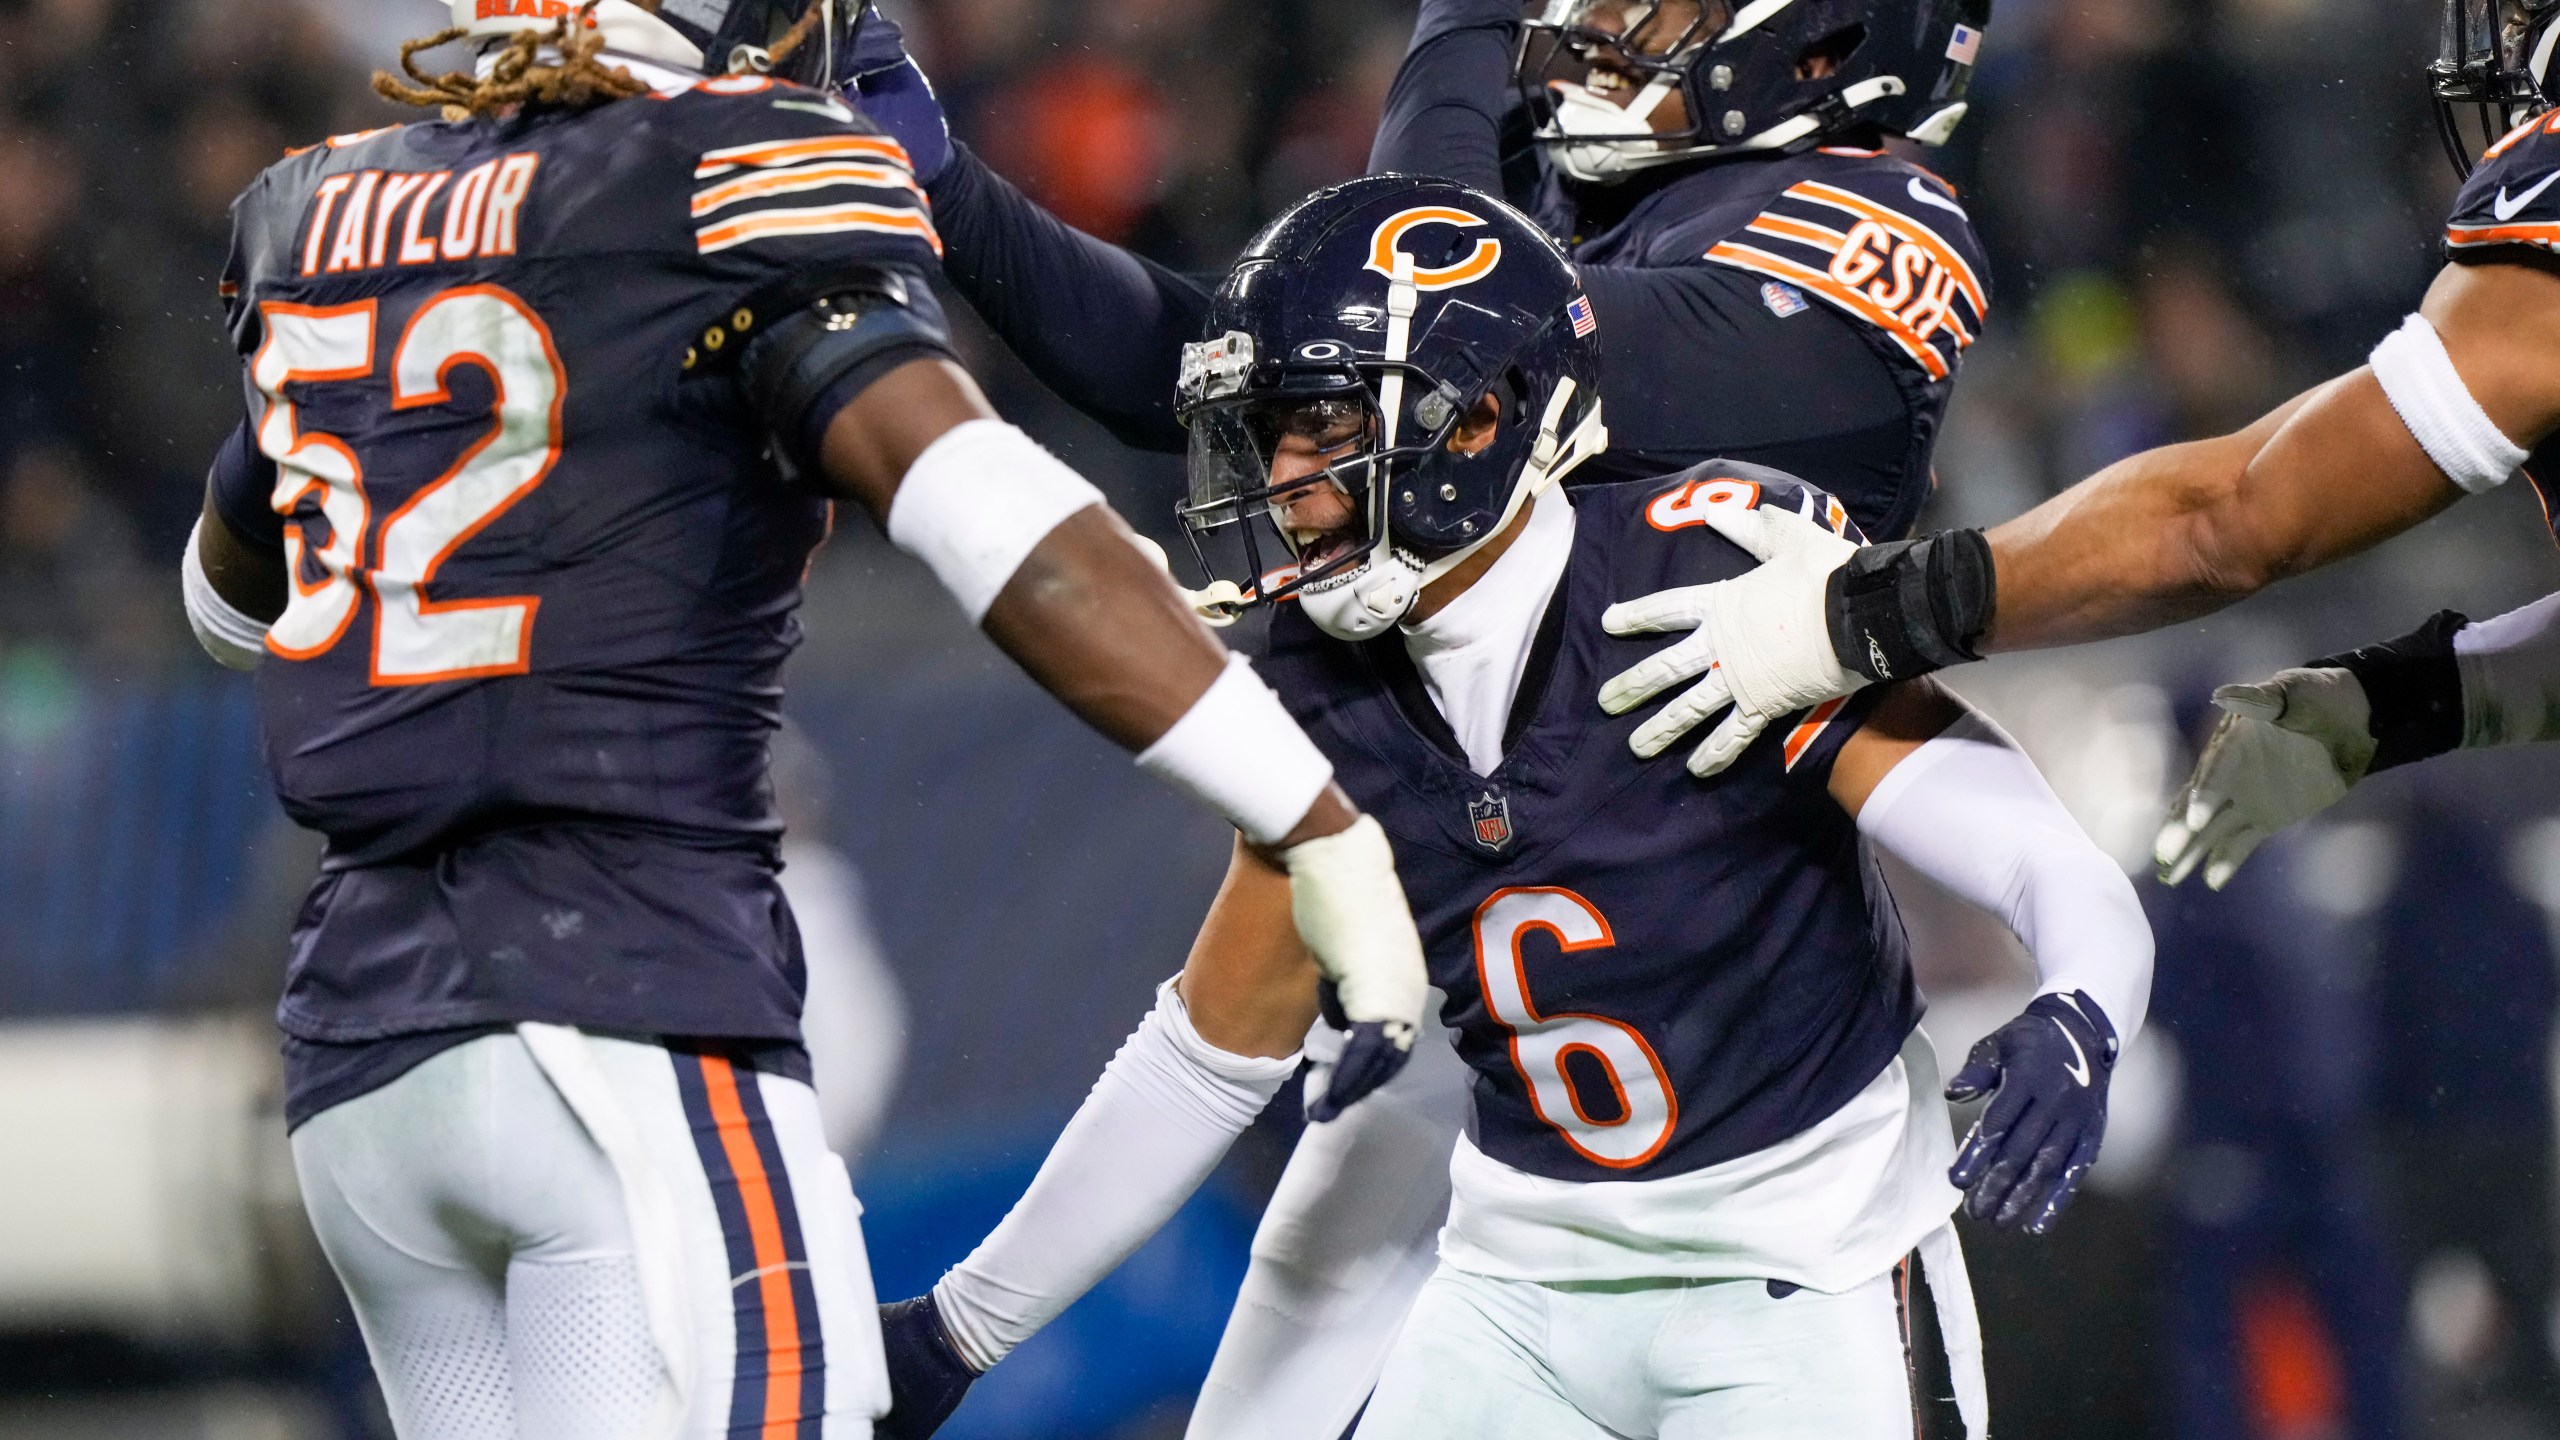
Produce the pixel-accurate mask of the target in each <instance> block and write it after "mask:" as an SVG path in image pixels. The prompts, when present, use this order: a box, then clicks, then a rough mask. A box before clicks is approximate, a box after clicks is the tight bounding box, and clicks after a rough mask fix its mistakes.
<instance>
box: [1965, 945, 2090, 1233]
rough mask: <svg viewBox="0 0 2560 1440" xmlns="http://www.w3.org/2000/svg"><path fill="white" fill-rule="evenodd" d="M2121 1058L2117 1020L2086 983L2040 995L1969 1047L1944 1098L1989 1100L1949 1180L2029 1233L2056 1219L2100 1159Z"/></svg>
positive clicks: (1983, 1213)
mask: <svg viewBox="0 0 2560 1440" xmlns="http://www.w3.org/2000/svg"><path fill="white" fill-rule="evenodd" d="M2115 1063H2116V1028H2115V1026H2113V1025H2111V1024H2109V1023H2107V1017H2106V1014H2105V1012H2103V1011H2101V1010H2099V1009H2098V1006H2097V1003H2096V1002H2095V1001H2093V1000H2091V999H2090V998H2089V995H2088V992H2086V991H2082V990H2075V991H2073V992H2072V993H2071V994H2069V995H2039V996H2037V997H2036V998H2035V1001H2034V1003H2032V1004H2030V1005H2029V1006H2027V1008H2026V1011H2025V1013H2023V1014H2021V1015H2019V1016H2018V1018H2017V1019H2015V1020H2012V1021H2010V1022H2009V1023H2008V1024H2006V1025H2003V1026H2001V1027H2000V1028H1999V1029H1997V1030H1994V1031H1992V1032H1991V1033H1990V1034H1989V1035H1987V1036H1985V1037H1983V1039H1982V1040H1981V1042H1980V1043H1978V1044H1976V1045H1975V1046H1974V1047H1973V1053H1972V1054H1970V1055H1968V1056H1966V1057H1965V1064H1964V1068H1963V1069H1962V1070H1959V1071H1957V1072H1956V1078H1955V1079H1954V1080H1952V1081H1950V1082H1949V1083H1948V1085H1947V1098H1948V1099H1949V1100H1957V1101H1963V1100H1975V1099H1979V1098H1981V1097H1982V1096H1984V1095H1989V1096H1990V1097H1991V1104H1990V1105H1989V1106H1988V1107H1987V1108H1985V1109H1984V1110H1983V1112H1982V1118H1981V1119H1979V1120H1976V1121H1975V1122H1974V1123H1973V1133H1972V1134H1970V1135H1968V1136H1966V1137H1965V1141H1964V1148H1963V1149H1961V1150H1959V1151H1957V1152H1956V1163H1955V1166H1954V1168H1952V1169H1950V1170H1948V1171H1947V1179H1948V1180H1949V1181H1951V1182H1952V1183H1953V1184H1954V1185H1955V1186H1956V1188H1957V1189H1959V1190H1962V1191H1964V1192H1965V1210H1966V1211H1967V1212H1968V1213H1969V1214H1971V1215H1972V1216H1973V1218H1974V1219H1976V1220H1988V1221H1990V1222H1991V1223H1992V1224H1994V1225H1998V1226H2001V1227H2003V1228H2007V1227H2011V1226H2015V1225H2018V1224H2020V1223H2021V1222H2023V1223H2024V1224H2025V1225H2026V1228H2027V1233H2028V1234H2030V1235H2042V1234H2044V1233H2045V1232H2046V1231H2048V1230H2050V1229H2052V1228H2053V1222H2054V1218H2055V1217H2056V1216H2059V1215H2060V1214H2061V1213H2062V1209H2063V1207H2064V1206H2066V1205H2068V1204H2070V1203H2071V1196H2072V1193H2073V1192H2074V1191H2076V1190H2078V1189H2079V1188H2080V1177H2082V1176H2084V1175H2086V1174H2088V1173H2089V1167H2090V1165H2092V1164H2094V1163H2095V1162H2096V1161H2097V1158H2098V1140H2099V1138H2100V1137H2101V1136H2103V1135H2105V1134H2106V1133H2107V1076H2108V1075H2109V1074H2110V1073H2111V1072H2112V1071H2113V1070H2114V1069H2115Z"/></svg>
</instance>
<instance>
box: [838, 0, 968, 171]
mask: <svg viewBox="0 0 2560 1440" xmlns="http://www.w3.org/2000/svg"><path fill="white" fill-rule="evenodd" d="M852 75H853V81H852V83H851V84H849V85H847V86H846V87H845V98H846V99H847V100H850V101H852V102H853V108H855V109H857V110H859V111H861V112H862V113H863V114H865V115H867V116H869V117H870V118H871V121H872V123H873V124H875V125H878V126H879V127H880V128H881V129H883V130H886V131H888V132H889V136H890V138H891V139H894V140H896V141H897V142H898V143H899V144H901V145H904V146H906V147H907V158H908V159H909V160H912V161H914V162H915V167H916V183H918V184H920V185H930V184H932V183H933V179H934V177H935V176H937V175H940V174H941V173H942V167H944V166H946V165H948V164H950V163H951V122H950V121H949V120H948V119H947V118H945V117H944V115H943V113H942V101H941V100H940V99H939V98H937V97H936V96H935V95H934V93H933V82H932V81H930V80H927V79H926V78H924V71H922V70H920V69H917V68H916V62H915V61H914V60H912V59H910V58H908V55H907V37H906V35H905V34H904V33H902V32H901V31H900V30H899V29H898V22H897V21H895V20H892V19H890V18H889V17H888V16H886V15H883V14H881V13H880V7H879V6H877V5H870V4H866V6H865V8H864V10H863V13H862V19H861V22H860V23H859V24H857V25H856V26H855V27H854V32H853V65H852Z"/></svg>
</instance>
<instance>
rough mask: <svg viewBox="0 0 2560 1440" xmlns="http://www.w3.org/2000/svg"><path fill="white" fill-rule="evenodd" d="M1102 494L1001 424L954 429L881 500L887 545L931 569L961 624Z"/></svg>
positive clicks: (983, 614) (980, 615)
mask: <svg viewBox="0 0 2560 1440" xmlns="http://www.w3.org/2000/svg"><path fill="white" fill-rule="evenodd" d="M1101 503H1102V492H1101V491H1099V490H1096V489H1094V488H1093V486H1092V484H1091V483H1090V482H1088V481H1087V480H1086V479H1085V478H1084V477H1083V476H1081V475H1078V474H1077V473H1076V472H1074V471H1073V470H1070V469H1068V468H1067V466H1066V463H1065V462H1064V461H1061V460H1060V459H1059V458H1058V457H1057V456H1055V455H1052V454H1050V453H1049V452H1048V451H1046V450H1043V449H1041V448H1040V445H1039V442H1037V441H1035V440H1033V439H1032V438H1031V437H1030V436H1028V435H1025V434H1023V433H1022V432H1021V431H1020V430H1017V429H1015V428H1014V427H1013V426H1011V425H1008V424H1006V423H1005V422H1003V421H1001V420H971V421H968V422H966V423H963V424H959V425H954V426H952V427H951V428H950V429H949V430H948V431H945V432H944V433H943V435H942V438H940V439H938V440H936V441H934V442H933V443H932V444H931V445H928V446H926V447H925V450H924V453H923V454H921V455H919V456H917V457H916V460H915V463H914V464H913V465H910V466H908V467H907V473H906V476H905V477H904V478H903V479H901V480H900V481H899V482H898V493H897V494H896V495H894V496H892V497H891V498H890V501H889V522H888V527H887V528H888V531H889V539H890V540H891V541H892V542H893V543H895V544H896V545H897V547H898V548H899V549H901V550H904V551H906V552H907V553H908V554H910V555H913V556H915V557H916V558H917V559H919V560H922V561H923V562H924V563H925V564H926V565H928V566H930V567H931V568H932V570H933V573H934V577H935V578H936V579H938V580H940V581H941V582H942V585H943V588H944V589H946V590H949V591H950V592H951V597H952V598H953V599H955V600H957V601H959V602H960V608H961V609H963V610H966V611H968V612H969V619H970V621H971V623H973V624H974V623H976V622H979V621H982V620H985V619H986V618H987V607H988V606H990V605H993V604H994V603H996V595H997V592H999V591H1001V590H1003V589H1004V585H1005V582H1006V581H1008V580H1010V579H1012V578H1013V572H1014V571H1016V570H1019V569H1021V568H1022V562H1023V561H1024V560H1025V559H1026V558H1028V557H1029V556H1030V554H1031V552H1032V550H1034V549H1035V548H1037V547H1038V546H1039V544H1040V542H1041V541H1042V540H1045V539H1047V538H1048V536H1049V532H1050V531H1052V530H1055V529H1057V528H1058V526H1059V524H1060V523H1061V522H1062V521H1064V520H1065V519H1066V518H1067V517H1068V516H1070V515H1073V514H1075V513H1076V512H1077V511H1079V510H1082V509H1084V508H1086V507H1087V506H1091V505H1099V504H1101Z"/></svg>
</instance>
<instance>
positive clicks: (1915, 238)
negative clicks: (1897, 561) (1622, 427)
mask: <svg viewBox="0 0 2560 1440" xmlns="http://www.w3.org/2000/svg"><path fill="white" fill-rule="evenodd" d="M1572 195H1573V192H1572V191H1571V190H1570V189H1569V188H1568V187H1566V186H1565V185H1563V184H1561V183H1559V182H1558V181H1556V180H1555V179H1554V178H1553V177H1550V178H1549V179H1548V180H1547V182H1546V183H1544V184H1543V185H1542V186H1541V187H1540V188H1539V191H1538V194H1537V195H1536V197H1535V198H1534V200H1533V204H1532V213H1533V214H1534V215H1535V216H1536V218H1537V219H1538V221H1539V223H1540V224H1542V225H1545V226H1546V227H1547V228H1548V229H1549V230H1550V231H1552V232H1553V233H1555V234H1558V235H1564V236H1569V237H1571V240H1570V248H1571V250H1572V253H1573V258H1574V259H1575V261H1577V262H1578V263H1581V264H1583V265H1586V266H1594V267H1609V266H1640V267H1646V268H1664V267H1674V266H1681V265H1705V266H1709V267H1716V268H1719V269H1724V270H1730V271H1738V272H1741V273H1742V274H1743V275H1746V276H1749V277H1752V278H1754V279H1756V281H1757V284H1758V290H1759V302H1760V304H1761V306H1762V307H1763V308H1765V309H1767V310H1768V311H1769V312H1770V313H1771V314H1772V315H1774V316H1776V317H1778V318H1779V319H1781V320H1786V319H1791V318H1792V317H1794V316H1796V315H1798V314H1801V313H1803V312H1805V311H1806V310H1809V309H1813V308H1815V307H1820V308H1821V309H1824V310H1827V311H1830V312H1833V313H1836V314H1837V315H1839V316H1840V317H1842V318H1844V319H1845V320H1846V321H1847V322H1848V323H1849V324H1850V326H1851V328H1852V329H1853V330H1854V331H1855V332H1856V333H1857V335H1858V336H1859V337H1860V339H1862V340H1863V341H1865V342H1866V344H1867V346H1868V347H1869V348H1870V349H1871V350H1873V351H1874V352H1875V353H1876V354H1878V355H1879V356H1880V357H1881V358H1882V359H1883V360H1884V362H1885V367H1886V369H1887V371H1888V372H1889V373H1890V374H1891V375H1892V376H1893V378H1894V382H1895V383H1896V385H1897V386H1898V387H1899V388H1900V389H1901V391H1902V396H1903V400H1904V403H1905V405H1906V406H1907V407H1908V411H1909V413H1908V416H1907V420H1906V421H1905V423H1903V424H1900V425H1897V426H1893V427H1890V433H1889V434H1885V435H1882V436H1880V437H1873V438H1874V439H1875V441H1876V443H1885V444H1889V445H1890V447H1891V448H1892V449H1893V450H1894V451H1895V452H1896V454H1897V458H1898V459H1899V461H1900V463H1899V464H1898V465H1896V466H1894V467H1892V471H1893V473H1898V474H1901V475H1907V476H1917V477H1924V479H1925V477H1927V476H1928V474H1929V460H1930V456H1931V455H1932V453H1933V452H1934V451H1935V449H1936V445H1937V435H1938V427H1939V425H1940V423H1941V422H1942V421H1943V419H1944V418H1945V415H1946V406H1947V400H1948V397H1949V396H1950V395H1951V394H1952V393H1953V390H1954V383H1955V377H1956V373H1957V371H1958V370H1959V369H1961V368H1962V366H1963V363H1964V354H1965V351H1966V349H1967V348H1968V347H1970V346H1971V345H1972V344H1973V341H1974V339H1975V337H1976V336H1978V335H1980V334H1981V333H1982V327H1983V323H1984V321H1985V319H1986V318H1987V317H1988V316H1989V314H1990V309H1991V292H1990V282H1989V276H1990V263H1989V261H1988V259H1987V258H1986V256H1985V255H1984V252H1983V248H1982V241H1981V238H1980V237H1979V236H1978V235H1976V234H1975V233H1974V228H1973V221H1972V219H1971V217H1970V216H1968V215H1967V214H1966V213H1965V209H1964V206H1963V204H1962V203H1961V202H1960V201H1959V200H1958V199H1957V198H1956V194H1955V191H1954V189H1953V188H1952V187H1950V186H1949V185H1948V184H1947V183H1946V182H1945V181H1943V180H1941V179H1939V178H1938V177H1937V176H1935V175H1933V174H1930V173H1929V172H1928V171H1926V170H1923V169H1921V168H1920V167H1919V166H1917V165H1912V164H1910V163H1908V162H1905V161H1902V160H1898V159H1895V158H1894V157H1893V156H1891V155H1890V154H1887V153H1886V152H1884V151H1882V150H1860V149H1848V148H1842V147H1836V146H1835V147H1827V148H1823V149H1816V150H1809V151H1806V152H1804V153H1801V154H1794V155H1778V156H1770V157H1767V158H1742V159H1734V160H1728V161H1722V162H1718V163H1715V164H1709V165H1696V166H1690V167H1686V168H1684V169H1682V170H1680V171H1678V172H1676V173H1675V174H1673V175H1672V176H1671V177H1670V178H1668V179H1666V180H1664V181H1662V182H1660V183H1659V184H1658V185H1657V186H1656V187H1655V188H1653V189H1651V190H1650V191H1647V192H1646V193H1645V194H1644V195H1643V197H1642V198H1641V199H1639V200H1637V201H1635V202H1634V204H1633V205H1631V206H1630V207H1629V208H1628V209H1627V210H1626V212H1625V213H1624V214H1623V215H1621V216H1617V217H1615V218H1613V219H1611V220H1610V221H1609V223H1608V224H1607V225H1606V226H1605V227H1598V228H1595V227H1593V226H1591V225H1590V224H1589V221H1588V217H1586V216H1585V215H1584V214H1583V213H1582V212H1581V210H1580V209H1579V207H1577V206H1576V205H1575V203H1574V200H1573V198H1572ZM1603 318H1604V319H1605V318H1607V317H1606V316H1605V315H1604V317H1603ZM1629 378H1635V377H1621V376H1618V375H1615V374H1613V375H1611V376H1610V381H1611V384H1612V385H1613V386H1617V385H1619V382H1621V380H1623V379H1629ZM1680 378H1681V383H1682V385H1683V387H1684V388H1685V389H1686V390H1687V392H1688V393H1689V394H1690V395H1692V396H1696V395H1700V394H1703V395H1704V396H1706V397H1707V398H1708V400H1709V402H1710V403H1711V402H1712V399H1713V396H1714V395H1715V393H1716V389H1717V382H1716V377H1714V376H1683V377H1680ZM1861 378H1863V377H1857V376H1848V375H1825V374H1791V375H1789V376H1788V377H1787V381H1788V384H1789V385H1790V386H1795V387H1804V388H1809V389H1812V390H1815V391H1820V390H1821V389H1822V387H1824V386H1826V385H1837V384H1847V383H1853V382H1855V381H1857V380H1859V379H1861ZM1634 398H1636V397H1631V396H1624V395H1621V396H1619V397H1618V398H1617V399H1614V400H1613V401H1612V403H1613V405H1617V406H1620V407H1621V408H1623V406H1624V405H1625V404H1626V403H1628V402H1631V401H1632V400H1633V399H1634ZM1869 438H1870V437H1862V436H1857V435H1843V436H1839V437H1837V438H1836V440H1835V444H1836V445H1837V446H1839V447H1845V448H1846V449H1847V450H1850V451H1856V450H1858V449H1859V447H1860V445H1861V443H1862V442H1864V441H1866V440H1868V439H1869ZM1628 458H1630V459H1632V458H1634V457H1628ZM1623 463H1624V462H1623V461H1621V462H1613V461H1612V460H1611V459H1610V457H1608V456H1606V455H1604V456H1601V457H1600V458H1599V461H1598V462H1597V464H1596V465H1595V466H1593V467H1586V468H1588V469H1591V470H1592V471H1593V473H1594V474H1596V475H1597V476H1599V477H1601V478H1607V479H1621V478H1640V477H1635V476H1629V475H1627V474H1625V472H1623V471H1622V470H1620V469H1618V468H1616V466H1617V465H1619V464H1623ZM1875 468H1878V467H1876V466H1875V465H1873V464H1872V463H1867V462H1865V461H1864V459H1863V456H1861V457H1860V459H1859V461H1858V462H1856V463H1854V464H1853V465H1852V467H1851V469H1852V472H1853V473H1854V472H1855V471H1856V470H1859V469H1867V470H1872V469H1875ZM1810 478H1813V479H1815V480H1817V481H1820V480H1823V479H1824V477H1823V476H1821V475H1820V474H1819V473H1818V472H1816V473H1812V474H1811V476H1810ZM1845 478H1846V476H1844V479H1845ZM1859 498H1861V499H1863V498H1864V497H1863V495H1862V496H1860V497H1859ZM1926 498H1927V485H1926V484H1925V483H1921V484H1912V485H1908V486H1906V487H1904V493H1903V494H1901V495H1899V496H1897V497H1896V498H1895V500H1894V502H1893V503H1892V504H1891V505H1889V506H1887V507H1884V508H1881V509H1880V508H1878V507H1876V506H1873V505H1868V506H1864V507H1863V508H1859V511H1858V513H1860V514H1863V515H1867V516H1870V517H1871V523H1872V525H1873V526H1874V528H1875V529H1876V530H1877V532H1878V533H1883V534H1887V535H1891V534H1899V533H1902V532H1903V531H1904V530H1905V529H1907V527H1908V526H1909V525H1910V524H1911V522H1912V521H1913V520H1914V519H1916V518H1917V516H1918V514H1919V508H1920V506H1921V504H1922V503H1923V502H1924V501H1925V500H1926Z"/></svg>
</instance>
